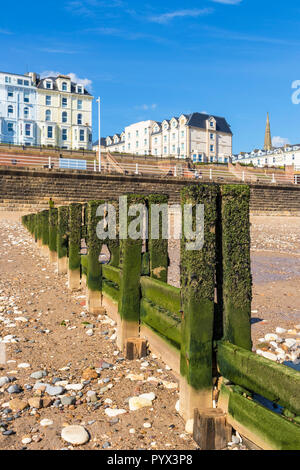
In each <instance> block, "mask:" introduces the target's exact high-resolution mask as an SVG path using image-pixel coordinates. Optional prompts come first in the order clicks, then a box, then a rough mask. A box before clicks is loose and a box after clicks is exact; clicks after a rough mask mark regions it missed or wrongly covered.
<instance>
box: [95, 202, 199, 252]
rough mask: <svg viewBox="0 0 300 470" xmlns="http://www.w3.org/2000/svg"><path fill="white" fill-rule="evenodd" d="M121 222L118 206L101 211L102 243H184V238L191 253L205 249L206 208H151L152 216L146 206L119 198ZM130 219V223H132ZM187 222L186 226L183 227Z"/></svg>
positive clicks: (194, 206)
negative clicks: (119, 241) (133, 241)
mask: <svg viewBox="0 0 300 470" xmlns="http://www.w3.org/2000/svg"><path fill="white" fill-rule="evenodd" d="M118 214H119V220H118V221H117V210H116V207H115V206H114V204H110V203H104V204H101V205H99V207H98V208H97V212H96V216H97V217H100V218H101V220H100V221H99V222H98V224H97V229H96V231H97V236H98V238H99V239H100V240H103V241H105V240H116V238H117V229H118V228H119V239H120V240H126V239H128V238H130V239H132V240H148V239H149V238H151V239H152V240H159V239H160V238H161V239H164V240H169V239H171V238H172V239H175V240H180V239H181V238H182V236H183V235H184V238H185V239H186V245H185V248H186V250H188V251H195V250H201V249H202V248H203V245H204V204H194V205H193V204H185V205H184V206H183V207H182V206H181V205H179V204H171V205H169V204H151V208H150V231H151V233H150V234H149V217H148V216H149V214H148V207H147V206H146V205H145V204H130V205H129V206H128V203H127V196H121V197H120V198H119V210H118ZM128 219H129V223H128ZM182 222H183V223H182Z"/></svg>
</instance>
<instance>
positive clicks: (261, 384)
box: [217, 341, 300, 415]
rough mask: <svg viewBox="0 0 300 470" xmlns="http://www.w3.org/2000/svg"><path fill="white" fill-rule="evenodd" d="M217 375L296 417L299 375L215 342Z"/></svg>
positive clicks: (249, 352)
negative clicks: (282, 407) (216, 348)
mask: <svg viewBox="0 0 300 470" xmlns="http://www.w3.org/2000/svg"><path fill="white" fill-rule="evenodd" d="M217 360H218V367H219V369H220V373H221V374H222V375H223V376H224V377H226V378H227V379H229V380H230V381H231V382H233V383H235V384H237V385H240V386H242V387H245V388H246V389H247V390H249V391H250V392H255V393H257V394H259V395H262V396H263V397H265V398H267V399H268V400H271V401H273V402H276V403H278V404H280V405H282V406H284V407H286V408H288V409H289V410H290V411H291V412H294V413H295V414H298V415H299V414H300V394H299V390H300V372H299V371H297V370H294V369H292V368H290V367H287V366H285V365H282V364H277V363H276V362H274V361H270V360H269V359H266V358H264V357H261V356H258V355H257V354H254V353H252V352H251V351H248V350H246V349H243V348H239V347H238V346H235V345H233V344H230V343H229V342H222V341H220V342H219V343H218V353H217Z"/></svg>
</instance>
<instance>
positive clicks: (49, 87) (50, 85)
mask: <svg viewBox="0 0 300 470" xmlns="http://www.w3.org/2000/svg"><path fill="white" fill-rule="evenodd" d="M46 88H48V90H51V89H52V82H49V81H47V82H46Z"/></svg>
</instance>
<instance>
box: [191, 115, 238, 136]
mask: <svg viewBox="0 0 300 470" xmlns="http://www.w3.org/2000/svg"><path fill="white" fill-rule="evenodd" d="M184 116H185V115H184ZM186 117H187V119H188V122H187V126H191V127H199V128H200V129H206V121H207V120H208V119H209V118H211V117H213V118H214V119H215V120H216V130H217V131H219V132H224V133H225V134H232V131H231V129H230V125H229V124H228V123H227V121H226V119H225V118H223V117H219V116H213V115H209V114H203V113H192V114H190V115H187V116H186Z"/></svg>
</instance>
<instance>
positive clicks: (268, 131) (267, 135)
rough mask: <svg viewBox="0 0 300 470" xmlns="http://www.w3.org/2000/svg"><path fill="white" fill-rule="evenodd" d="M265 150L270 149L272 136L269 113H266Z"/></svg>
mask: <svg viewBox="0 0 300 470" xmlns="http://www.w3.org/2000/svg"><path fill="white" fill-rule="evenodd" d="M264 149H265V150H272V138H271V127H270V119H269V113H268V114H267V124H266V133H265V145H264Z"/></svg>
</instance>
